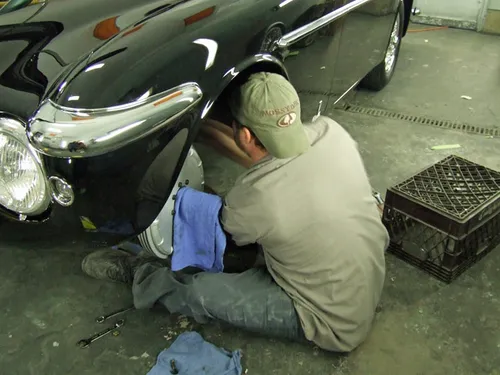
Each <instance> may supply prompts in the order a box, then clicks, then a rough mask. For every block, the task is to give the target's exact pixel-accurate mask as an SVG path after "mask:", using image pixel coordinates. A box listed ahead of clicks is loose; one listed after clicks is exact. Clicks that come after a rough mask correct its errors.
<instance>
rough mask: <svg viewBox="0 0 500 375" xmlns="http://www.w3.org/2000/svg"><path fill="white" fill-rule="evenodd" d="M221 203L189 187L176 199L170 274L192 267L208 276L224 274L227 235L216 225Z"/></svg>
mask: <svg viewBox="0 0 500 375" xmlns="http://www.w3.org/2000/svg"><path fill="white" fill-rule="evenodd" d="M221 208H222V199H221V198H220V197H219V196H217V195H213V194H207V193H203V192H201V191H198V190H195V189H192V188H190V187H183V188H182V189H179V191H178V192H177V197H176V198H175V215H174V235H173V237H174V239H173V247H174V253H173V254H172V270H173V271H178V270H181V269H183V268H186V267H189V266H192V267H197V268H201V269H202V270H204V271H208V272H222V271H223V270H224V262H223V258H224V251H225V250H226V241H227V240H226V235H225V234H224V231H223V230H222V226H221V224H220V221H219V212H220V210H221Z"/></svg>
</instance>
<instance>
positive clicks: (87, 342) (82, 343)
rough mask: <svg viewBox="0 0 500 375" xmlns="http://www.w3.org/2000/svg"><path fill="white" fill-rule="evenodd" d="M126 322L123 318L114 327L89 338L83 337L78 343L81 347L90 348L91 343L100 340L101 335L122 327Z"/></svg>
mask: <svg viewBox="0 0 500 375" xmlns="http://www.w3.org/2000/svg"><path fill="white" fill-rule="evenodd" d="M124 324H125V320H123V319H121V320H119V321H117V322H116V323H115V325H114V326H113V327H109V328H107V329H105V330H104V331H101V332H99V333H96V334H95V335H94V336H91V337H89V338H88V339H83V340H80V341H78V342H77V345H78V346H79V347H80V348H88V347H89V345H90V344H92V343H93V342H94V341H96V340H99V339H100V338H101V337H103V336H106V335H107V334H108V333H110V332H113V331H114V330H115V329H117V328H120V327H121V326H123V325H124Z"/></svg>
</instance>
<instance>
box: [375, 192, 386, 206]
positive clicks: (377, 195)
mask: <svg viewBox="0 0 500 375" xmlns="http://www.w3.org/2000/svg"><path fill="white" fill-rule="evenodd" d="M373 197H374V198H375V199H376V200H377V203H378V204H380V205H383V204H384V199H383V198H382V195H380V193H379V192H378V191H374V192H373Z"/></svg>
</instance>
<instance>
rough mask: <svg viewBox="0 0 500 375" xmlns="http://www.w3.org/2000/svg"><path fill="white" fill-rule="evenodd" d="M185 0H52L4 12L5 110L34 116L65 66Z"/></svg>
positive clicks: (0, 106) (1, 108) (0, 104)
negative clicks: (133, 26)
mask: <svg viewBox="0 0 500 375" xmlns="http://www.w3.org/2000/svg"><path fill="white" fill-rule="evenodd" d="M179 2H183V1H179V0H176V1H168V0H163V1H150V0H121V1H119V2H116V1H102V0H85V1H80V0H47V1H45V2H43V3H40V2H35V3H34V4H32V5H28V6H26V7H24V8H21V9H19V10H15V11H12V12H8V13H4V14H0V56H2V58H1V59H0V112H8V113H11V114H13V115H16V116H19V117H21V118H24V119H28V118H29V117H30V116H31V115H32V114H33V112H34V111H35V110H36V109H37V107H38V105H39V103H40V101H41V100H42V99H43V97H44V96H45V95H46V93H47V92H48V90H49V89H50V88H51V87H52V86H53V85H55V84H56V83H57V80H58V77H59V76H60V75H61V74H62V73H63V72H64V71H66V70H70V69H71V68H72V67H73V66H74V65H75V64H77V63H78V62H81V61H85V60H86V59H88V58H89V56H90V55H91V54H92V51H94V50H95V49H96V48H98V47H100V46H101V45H102V44H104V43H106V42H107V41H108V40H110V39H111V38H112V37H113V36H114V35H116V34H118V33H119V32H120V31H121V30H123V29H125V28H127V27H129V26H131V25H133V24H135V23H137V22H139V21H140V20H143V19H144V18H148V17H151V16H153V15H155V14H157V13H159V12H163V11H165V10H167V9H169V8H171V7H172V6H174V5H175V4H176V3H179Z"/></svg>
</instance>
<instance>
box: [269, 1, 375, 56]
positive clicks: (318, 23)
mask: <svg viewBox="0 0 500 375" xmlns="http://www.w3.org/2000/svg"><path fill="white" fill-rule="evenodd" d="M371 1H372V0H354V1H351V2H350V3H349V4H347V5H344V6H343V7H341V8H339V9H335V10H334V11H332V12H330V13H328V14H325V15H324V16H323V17H321V18H318V19H317V20H314V21H312V22H310V23H308V24H306V25H304V26H301V27H299V28H298V29H295V30H293V31H290V32H289V33H288V34H285V35H283V36H282V37H281V39H279V40H278V42H277V46H278V47H279V48H287V47H290V46H291V45H292V44H294V43H295V42H297V41H299V40H300V39H302V38H304V37H306V36H307V35H309V34H312V33H314V32H316V31H318V30H320V29H321V28H322V27H324V26H326V25H328V24H329V23H331V22H333V21H335V20H337V19H339V18H340V17H342V16H344V15H346V14H347V13H349V12H352V11H353V10H355V9H357V8H359V7H361V6H363V5H366V4H368V3H369V2H371Z"/></svg>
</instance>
